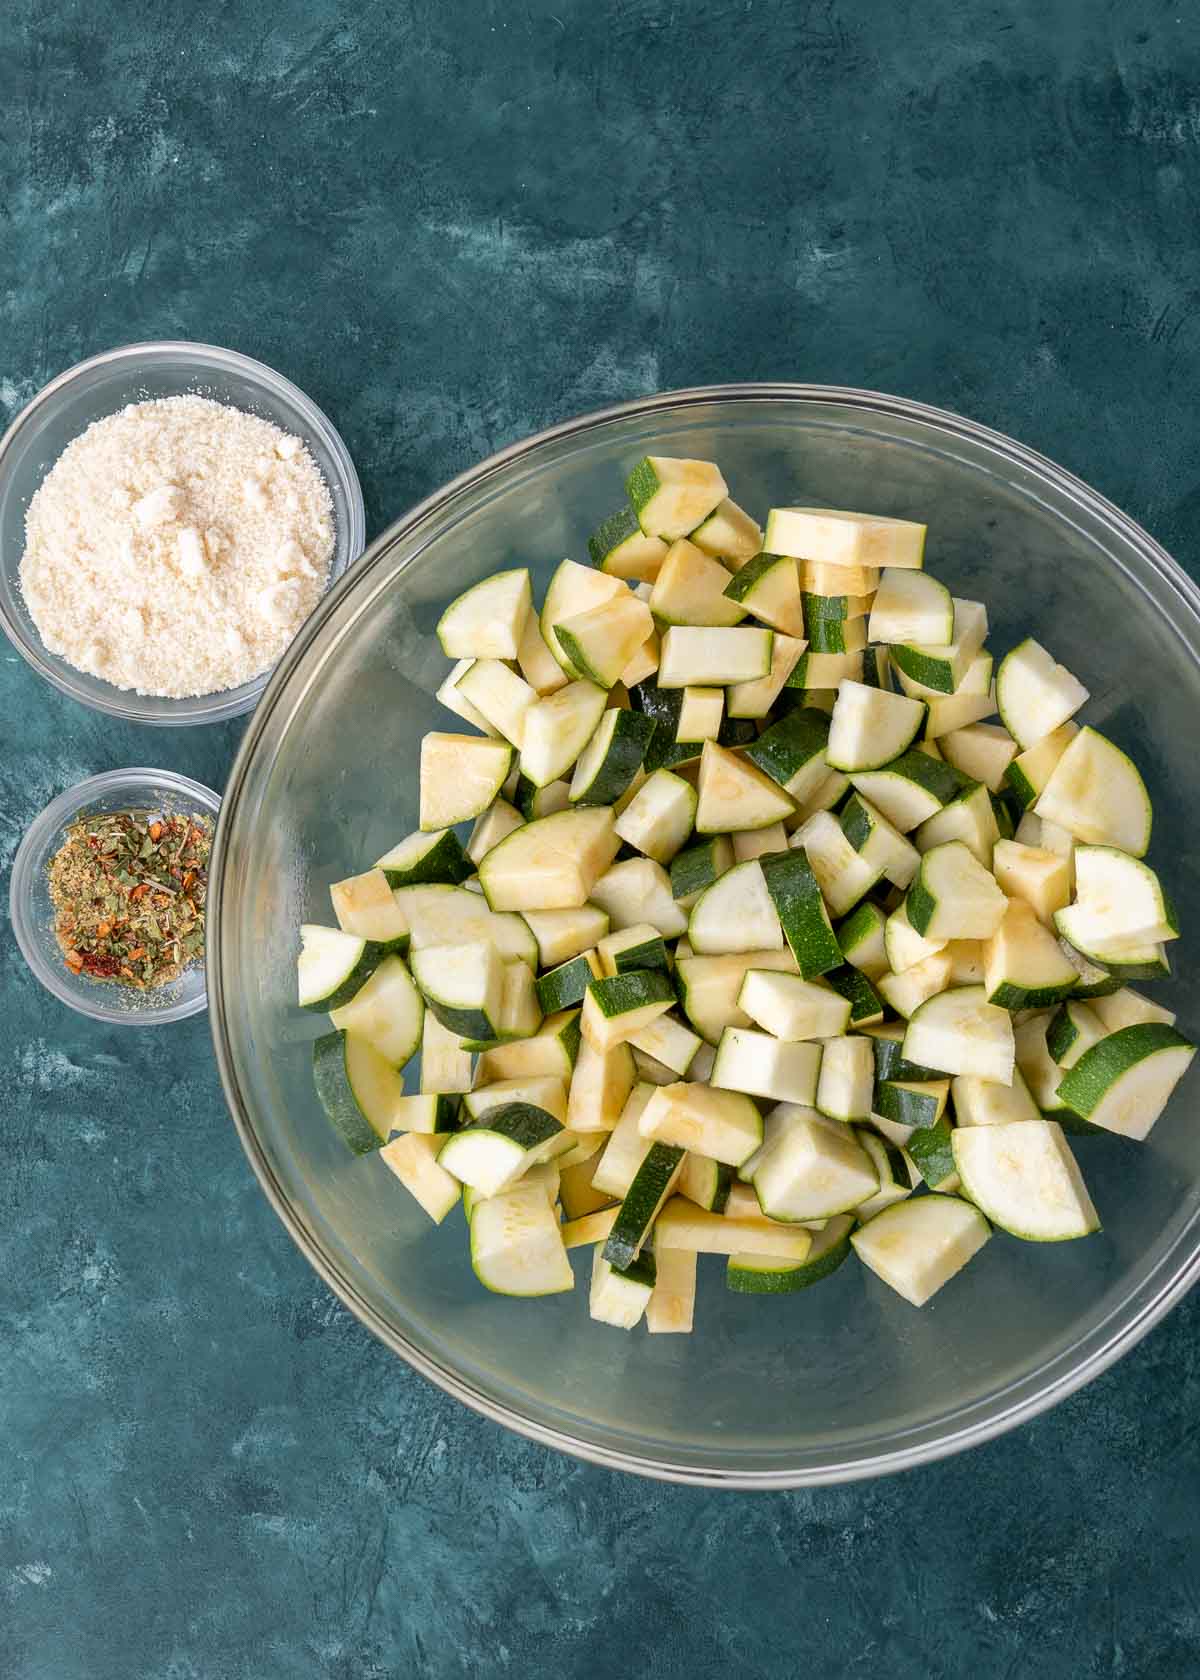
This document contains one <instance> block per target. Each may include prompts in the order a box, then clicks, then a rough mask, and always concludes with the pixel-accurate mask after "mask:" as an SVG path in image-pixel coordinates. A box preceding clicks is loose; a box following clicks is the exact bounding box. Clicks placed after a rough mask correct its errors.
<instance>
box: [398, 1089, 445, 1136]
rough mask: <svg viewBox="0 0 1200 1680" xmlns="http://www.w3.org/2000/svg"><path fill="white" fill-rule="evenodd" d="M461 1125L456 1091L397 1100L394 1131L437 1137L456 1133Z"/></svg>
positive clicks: (423, 1094)
mask: <svg viewBox="0 0 1200 1680" xmlns="http://www.w3.org/2000/svg"><path fill="white" fill-rule="evenodd" d="M398 1077H399V1076H398V1075H397V1078H398ZM459 1124H460V1120H459V1100H458V1097H457V1096H456V1095H454V1094H453V1093H452V1092H446V1091H430V1092H427V1093H422V1094H421V1095H420V1096H412V1097H400V1098H398V1099H397V1101H396V1107H395V1115H394V1118H393V1120H392V1131H393V1132H420V1133H421V1134H422V1135H424V1136H428V1137H435V1136H440V1135H443V1134H445V1133H446V1132H456V1131H457V1130H458V1128H459Z"/></svg>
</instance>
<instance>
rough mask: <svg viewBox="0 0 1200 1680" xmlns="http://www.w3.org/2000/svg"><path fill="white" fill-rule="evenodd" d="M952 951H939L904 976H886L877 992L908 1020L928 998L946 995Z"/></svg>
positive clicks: (878, 982) (880, 981) (878, 985)
mask: <svg viewBox="0 0 1200 1680" xmlns="http://www.w3.org/2000/svg"><path fill="white" fill-rule="evenodd" d="M950 964H951V957H950V953H949V951H938V952H936V953H935V955H934V956H932V957H926V958H925V961H924V962H919V963H916V964H914V966H913V967H912V968H906V969H905V970H904V973H903V974H882V975H880V977H879V979H878V980H877V981H876V982H875V990H876V991H877V992H878V993H879V995H880V997H881V998H882V999H883V1000H884V1002H885V1003H887V1004H889V1005H890V1006H891V1008H892V1009H894V1010H895V1012H896V1014H897V1015H903V1016H904V1018H905V1019H906V1020H907V1019H908V1017H909V1016H910V1015H912V1014H913V1013H914V1011H916V1010H917V1009H919V1008H920V1007H921V1005H922V1004H923V1003H924V1002H925V1001H926V999H927V998H931V997H934V996H935V995H936V994H937V993H938V992H942V991H945V989H946V987H947V986H948V985H949V983H950Z"/></svg>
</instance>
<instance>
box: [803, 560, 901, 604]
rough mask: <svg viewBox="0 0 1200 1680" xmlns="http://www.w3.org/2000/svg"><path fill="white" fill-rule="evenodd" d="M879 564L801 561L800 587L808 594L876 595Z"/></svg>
mask: <svg viewBox="0 0 1200 1680" xmlns="http://www.w3.org/2000/svg"><path fill="white" fill-rule="evenodd" d="M880 575H881V568H880V567H879V566H826V565H823V564H822V562H821V561H819V560H801V561H800V588H801V590H802V591H803V592H804V594H806V595H874V593H875V591H876V590H877V589H878V588H879V578H880Z"/></svg>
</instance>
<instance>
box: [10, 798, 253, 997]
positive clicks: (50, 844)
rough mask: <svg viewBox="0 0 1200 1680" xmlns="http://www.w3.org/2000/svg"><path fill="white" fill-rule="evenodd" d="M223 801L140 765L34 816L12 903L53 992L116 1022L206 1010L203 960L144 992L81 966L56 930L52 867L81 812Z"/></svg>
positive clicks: (195, 806) (29, 953) (27, 950)
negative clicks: (70, 962)
mask: <svg viewBox="0 0 1200 1680" xmlns="http://www.w3.org/2000/svg"><path fill="white" fill-rule="evenodd" d="M220 808H221V801H220V799H219V797H218V796H217V795H216V794H215V793H214V792H213V791H212V789H211V788H206V787H205V786H204V784H203V783H202V782H194V781H192V779H191V778H190V777H189V776H177V775H175V774H174V773H173V772H172V771H170V770H147V769H140V768H139V769H134V770H107V771H105V773H104V774H103V775H101V776H90V777H89V778H88V780H87V781H86V782H79V783H78V784H77V785H76V786H75V787H73V788H68V789H67V791H66V793H61V794H59V796H58V798H57V799H53V800H51V802H50V804H49V805H47V806H46V809H45V810H44V811H43V812H42V813H41V814H40V816H37V817H35V818H34V820H33V821H32V822H31V823H30V825H29V827H28V829H27V830H26V832H25V838H24V839H23V840H22V841H21V844H20V846H19V847H18V848H17V855H16V857H15V858H14V859H13V866H12V878H11V881H10V884H9V911H10V915H11V917H12V927H13V933H14V934H15V935H16V939H17V944H18V945H19V946H20V947H21V952H22V954H23V956H24V958H25V961H26V962H27V963H28V964H29V966H30V968H31V969H32V970H33V973H34V974H35V976H36V977H37V978H38V979H39V980H40V981H41V983H42V985H43V986H45V988H46V990H47V991H48V992H53V993H54V996H55V997H56V998H58V999H60V1001H61V1002H63V1003H66V1004H69V1005H70V1006H71V1008H72V1009H76V1010H78V1011H79V1013H80V1014H81V1015H88V1016H90V1017H91V1019H92V1020H93V1021H107V1022H108V1023H109V1024H110V1025H112V1026H116V1027H157V1026H162V1025H165V1023H166V1022H168V1021H182V1020H184V1019H186V1017H187V1016H189V1015H199V1014H200V1012H201V1010H202V1009H204V1007H205V1005H206V1003H207V1001H208V999H207V994H206V991H205V978H204V964H203V962H200V963H196V964H194V965H193V966H192V967H191V968H188V969H185V970H184V972H183V973H182V974H181V975H180V977H179V979H178V980H176V981H173V982H172V983H171V984H170V985H167V986H156V987H155V988H154V989H153V990H152V991H151V990H147V991H144V992H143V991H137V990H136V989H134V988H133V987H129V986H119V985H116V984H115V983H114V982H112V981H105V980H91V979H89V978H88V977H87V976H86V975H84V974H73V973H72V972H71V970H70V969H69V968H68V967H67V965H66V963H65V962H64V961H63V954H62V950H61V948H60V946H59V943H58V940H57V939H56V938H55V937H54V907H53V905H52V904H51V902H50V889H49V886H48V884H47V881H46V868H47V865H48V864H49V863H50V860H51V859H52V858H53V856H54V854H55V853H56V852H57V851H58V849H59V847H60V846H61V845H62V842H63V839H64V836H65V833H66V830H67V828H68V826H69V825H70V823H71V822H72V821H73V820H74V819H75V817H77V816H78V815H79V814H80V813H81V812H84V811H146V812H151V813H159V814H161V813H162V812H164V811H172V812H176V813H178V814H179V815H181V816H192V815H197V814H198V815H202V816H207V817H210V818H211V819H212V820H213V821H214V822H215V821H216V817H217V813H218V811H219V810H220Z"/></svg>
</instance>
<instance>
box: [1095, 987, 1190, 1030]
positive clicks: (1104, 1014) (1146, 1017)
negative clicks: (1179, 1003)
mask: <svg viewBox="0 0 1200 1680" xmlns="http://www.w3.org/2000/svg"><path fill="white" fill-rule="evenodd" d="M1092 1013H1093V1015H1095V1016H1096V1017H1097V1019H1099V1020H1101V1021H1103V1023H1104V1026H1105V1029H1106V1030H1107V1031H1108V1032H1110V1033H1114V1032H1120V1030H1121V1028H1122V1027H1137V1026H1141V1025H1142V1023H1143V1022H1145V1021H1163V1022H1165V1023H1166V1025H1167V1026H1168V1027H1173V1026H1174V1025H1175V1015H1174V1012H1173V1011H1172V1010H1170V1009H1164V1008H1163V1007H1162V1005H1161V1004H1158V1003H1151V1001H1150V999H1149V998H1144V997H1143V996H1142V994H1141V993H1140V992H1135V991H1131V990H1130V988H1129V987H1128V986H1122V987H1121V990H1120V991H1119V992H1113V993H1111V994H1110V995H1109V996H1108V997H1097V998H1093V999H1092Z"/></svg>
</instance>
